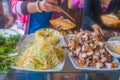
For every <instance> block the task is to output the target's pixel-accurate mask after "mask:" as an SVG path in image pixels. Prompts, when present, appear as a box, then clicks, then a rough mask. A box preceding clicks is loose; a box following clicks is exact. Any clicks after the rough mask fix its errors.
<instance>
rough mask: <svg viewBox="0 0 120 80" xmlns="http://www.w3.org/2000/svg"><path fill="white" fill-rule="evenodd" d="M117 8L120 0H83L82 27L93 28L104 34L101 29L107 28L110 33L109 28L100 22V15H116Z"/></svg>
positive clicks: (119, 6)
mask: <svg viewBox="0 0 120 80" xmlns="http://www.w3.org/2000/svg"><path fill="white" fill-rule="evenodd" d="M119 10H120V0H92V1H91V0H84V10H83V23H82V29H83V30H85V29H88V30H93V31H95V32H96V33H99V34H101V35H104V36H105V33H104V31H103V30H109V31H108V32H109V33H112V31H110V30H111V29H109V28H108V27H106V25H105V24H103V23H102V21H101V19H100V16H101V15H102V14H111V15H112V16H116V15H115V14H117V12H118V11H119Z"/></svg>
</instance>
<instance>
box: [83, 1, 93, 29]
mask: <svg viewBox="0 0 120 80" xmlns="http://www.w3.org/2000/svg"><path fill="white" fill-rule="evenodd" d="M92 4H93V0H92V1H91V0H84V9H83V24H84V25H86V26H83V27H82V28H83V29H87V28H90V27H92V25H93V24H95V21H94V20H93V19H92V18H91V16H90V14H92V13H91V9H92V8H91V7H92Z"/></svg>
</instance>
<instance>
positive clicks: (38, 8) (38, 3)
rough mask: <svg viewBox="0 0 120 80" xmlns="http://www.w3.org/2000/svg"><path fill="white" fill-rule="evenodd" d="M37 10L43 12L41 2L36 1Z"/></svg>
mask: <svg viewBox="0 0 120 80" xmlns="http://www.w3.org/2000/svg"><path fill="white" fill-rule="evenodd" d="M36 9H37V11H38V12H42V11H43V10H42V7H41V1H39V0H37V1H36Z"/></svg>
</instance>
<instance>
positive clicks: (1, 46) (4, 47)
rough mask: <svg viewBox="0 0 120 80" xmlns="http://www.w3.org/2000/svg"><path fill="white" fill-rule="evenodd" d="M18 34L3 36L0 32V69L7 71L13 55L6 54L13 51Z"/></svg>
mask: <svg viewBox="0 0 120 80" xmlns="http://www.w3.org/2000/svg"><path fill="white" fill-rule="evenodd" d="M19 39H20V35H10V36H9V37H3V36H2V35H1V34H0V71H1V72H4V73H5V72H7V71H8V70H9V69H10V65H11V63H12V62H13V57H10V56H8V55H9V54H11V53H14V52H15V48H16V43H17V42H18V41H19Z"/></svg>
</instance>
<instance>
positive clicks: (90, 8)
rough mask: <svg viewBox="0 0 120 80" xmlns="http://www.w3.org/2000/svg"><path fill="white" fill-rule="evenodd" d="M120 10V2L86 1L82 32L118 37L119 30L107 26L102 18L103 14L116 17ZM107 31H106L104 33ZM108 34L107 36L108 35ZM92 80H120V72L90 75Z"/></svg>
mask: <svg viewBox="0 0 120 80" xmlns="http://www.w3.org/2000/svg"><path fill="white" fill-rule="evenodd" d="M119 10H120V0H84V8H83V22H82V26H81V29H82V30H93V31H94V32H96V33H97V34H101V35H102V36H105V37H106V36H108V37H107V38H109V37H111V36H115V35H118V33H119V32H120V30H119V29H117V30H118V31H117V30H113V29H109V28H108V27H107V26H105V25H104V24H103V23H102V21H101V19H100V16H101V15H102V14H111V15H112V16H116V15H115V14H117V13H118V11H119ZM104 30H105V31H104ZM106 34H107V35H106ZM90 75H91V76H94V77H91V78H92V79H96V80H118V79H119V72H110V73H97V74H90Z"/></svg>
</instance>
